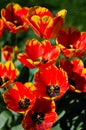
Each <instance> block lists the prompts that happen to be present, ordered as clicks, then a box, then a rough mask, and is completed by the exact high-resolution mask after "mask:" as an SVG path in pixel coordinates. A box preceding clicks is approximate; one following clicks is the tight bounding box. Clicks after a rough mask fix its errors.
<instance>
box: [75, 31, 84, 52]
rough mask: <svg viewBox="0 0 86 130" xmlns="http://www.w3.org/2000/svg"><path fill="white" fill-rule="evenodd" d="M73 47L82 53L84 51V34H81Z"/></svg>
mask: <svg viewBox="0 0 86 130" xmlns="http://www.w3.org/2000/svg"><path fill="white" fill-rule="evenodd" d="M74 47H75V48H78V49H79V50H81V51H82V52H84V51H86V32H81V35H80V37H79V39H78V40H77V41H75V43H74Z"/></svg>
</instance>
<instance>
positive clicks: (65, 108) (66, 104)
mask: <svg viewBox="0 0 86 130" xmlns="http://www.w3.org/2000/svg"><path fill="white" fill-rule="evenodd" d="M9 2H17V3H19V4H20V5H21V6H22V7H24V6H28V7H31V6H35V5H39V6H44V7H47V8H48V9H49V10H50V11H51V12H52V13H53V14H55V13H56V12H57V11H59V10H61V9H67V11H68V12H67V16H66V18H65V24H66V25H73V26H76V27H77V28H78V29H79V30H80V31H86V0H0V10H1V9H2V8H5V7H6V5H7V4H8V3H9ZM31 38H37V39H40V38H39V37H37V36H36V35H35V34H34V32H33V31H32V30H31V29H29V30H28V32H25V33H21V34H18V35H17V42H18V46H19V47H20V51H22V50H23V49H24V48H23V47H24V43H25V42H26V40H27V39H31ZM9 39H10V33H7V32H5V33H4V34H3V37H2V38H0V47H1V46H3V45H4V44H8V43H10V40H9ZM21 45H22V47H21ZM85 59H86V58H85ZM1 93H2V90H0V130H23V128H22V126H21V125H20V123H21V120H22V118H23V116H22V115H18V114H16V113H12V112H11V111H8V110H7V109H6V107H5V104H4V102H3V99H2V96H1ZM56 105H57V109H56V111H57V113H58V121H57V122H56V123H55V124H54V126H53V128H52V130H86V94H85V93H83V94H76V93H71V92H67V93H66V94H65V95H64V97H63V98H62V99H61V100H60V101H58V102H56Z"/></svg>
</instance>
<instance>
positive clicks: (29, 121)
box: [22, 99, 57, 130]
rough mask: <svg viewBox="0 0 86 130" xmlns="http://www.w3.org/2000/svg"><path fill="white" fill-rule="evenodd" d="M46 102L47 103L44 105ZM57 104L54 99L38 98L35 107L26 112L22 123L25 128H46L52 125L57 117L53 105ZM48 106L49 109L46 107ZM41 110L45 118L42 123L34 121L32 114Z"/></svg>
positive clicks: (43, 129)
mask: <svg viewBox="0 0 86 130" xmlns="http://www.w3.org/2000/svg"><path fill="white" fill-rule="evenodd" d="M43 104H45V105H43ZM53 105H54V106H55V103H54V104H53V102H52V101H49V100H46V99H37V100H36V102H35V105H34V107H33V109H31V110H30V111H29V112H28V113H26V115H25V117H24V119H23V121H22V125H23V127H24V129H25V130H28V129H31V130H36V129H37V130H45V129H49V128H51V127H52V125H53V123H54V122H55V121H56V119H57V114H56V113H55V110H53V109H52V106H53ZM46 108H47V109H46ZM37 112H38V113H39V112H41V113H42V114H43V115H44V118H43V120H42V122H41V123H40V124H37V122H34V120H33V118H32V115H33V114H34V113H37ZM51 117H52V118H51Z"/></svg>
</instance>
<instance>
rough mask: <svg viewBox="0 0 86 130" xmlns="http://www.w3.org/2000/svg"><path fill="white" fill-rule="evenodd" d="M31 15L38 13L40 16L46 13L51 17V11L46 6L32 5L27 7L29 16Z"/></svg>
mask: <svg viewBox="0 0 86 130" xmlns="http://www.w3.org/2000/svg"><path fill="white" fill-rule="evenodd" d="M33 15H38V16H40V17H43V16H45V15H47V16H51V17H52V13H51V12H50V11H49V10H48V9H47V8H45V7H41V6H34V7H30V8H29V18H31V17H32V16H33Z"/></svg>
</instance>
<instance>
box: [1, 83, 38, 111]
mask: <svg viewBox="0 0 86 130" xmlns="http://www.w3.org/2000/svg"><path fill="white" fill-rule="evenodd" d="M3 97H4V101H5V103H6V104H7V108H8V109H10V110H13V111H15V112H20V113H25V112H26V111H28V110H30V109H31V108H32V107H33V105H34V102H35V97H34V95H33V94H32V92H31V91H30V89H29V87H28V88H27V87H25V85H23V84H22V83H20V82H16V83H15V84H14V85H13V87H12V88H10V89H8V90H6V91H5V92H4V94H3ZM26 99H27V100H26ZM25 100H26V101H25ZM24 101H25V102H24ZM27 101H28V102H27ZM19 103H21V104H19ZM23 105H24V106H23ZM25 105H26V106H25Z"/></svg>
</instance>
